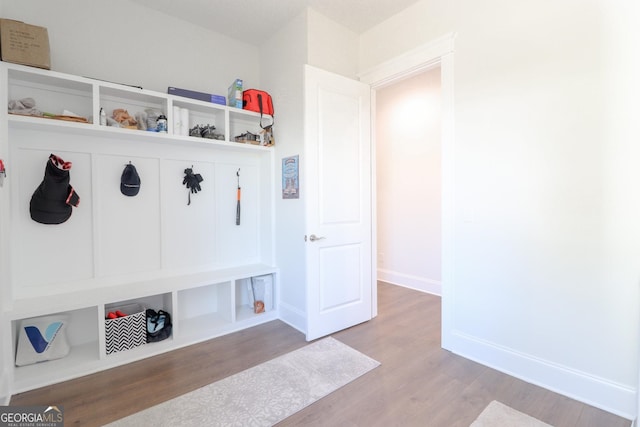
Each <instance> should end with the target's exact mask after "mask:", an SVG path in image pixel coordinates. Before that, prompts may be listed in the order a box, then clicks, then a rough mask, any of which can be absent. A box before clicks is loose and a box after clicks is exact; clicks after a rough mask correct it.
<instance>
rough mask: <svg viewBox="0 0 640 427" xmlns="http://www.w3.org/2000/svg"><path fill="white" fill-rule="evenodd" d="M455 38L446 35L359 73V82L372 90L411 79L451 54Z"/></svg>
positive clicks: (454, 36)
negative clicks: (367, 85)
mask: <svg viewBox="0 0 640 427" xmlns="http://www.w3.org/2000/svg"><path fill="white" fill-rule="evenodd" d="M455 38H456V34H455V33H449V34H446V35H444V36H442V37H439V38H437V39H435V40H432V41H430V42H429V43H427V44H425V45H422V46H419V47H417V48H415V49H413V50H410V51H408V52H405V53H403V54H402V55H399V56H397V57H395V58H393V59H390V60H389V61H385V62H383V63H381V64H378V65H376V66H375V67H373V68H370V69H369V70H367V71H364V72H362V73H359V74H358V77H359V78H360V81H361V82H364V83H368V84H370V85H371V88H372V89H379V88H381V87H384V86H387V85H389V84H392V83H394V82H395V81H397V80H400V79H404V78H407V77H411V76H413V75H415V74H418V73H420V72H422V71H424V70H427V69H429V68H431V67H433V66H434V65H438V64H439V63H440V59H441V58H442V57H443V56H446V55H448V54H450V53H453V48H454V40H455Z"/></svg>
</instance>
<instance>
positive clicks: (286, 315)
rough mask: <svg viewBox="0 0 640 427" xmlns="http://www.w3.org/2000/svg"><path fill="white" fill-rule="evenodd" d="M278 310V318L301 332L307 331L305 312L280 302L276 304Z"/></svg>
mask: <svg viewBox="0 0 640 427" xmlns="http://www.w3.org/2000/svg"><path fill="white" fill-rule="evenodd" d="M278 311H279V318H280V320H282V321H283V322H284V323H286V324H287V325H289V326H291V327H292V328H294V329H297V330H299V331H300V332H302V333H303V334H306V333H307V316H306V314H305V313H303V312H301V311H300V310H298V309H296V308H294V307H292V306H290V305H288V304H285V303H282V302H280V303H279V304H278Z"/></svg>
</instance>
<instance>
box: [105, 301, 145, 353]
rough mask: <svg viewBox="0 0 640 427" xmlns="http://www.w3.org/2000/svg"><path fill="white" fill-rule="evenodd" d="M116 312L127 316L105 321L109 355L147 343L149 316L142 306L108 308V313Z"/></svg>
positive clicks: (106, 309) (127, 305)
mask: <svg viewBox="0 0 640 427" xmlns="http://www.w3.org/2000/svg"><path fill="white" fill-rule="evenodd" d="M116 310H120V311H122V312H123V313H124V314H127V316H125V317H119V318H117V319H105V321H104V329H105V336H106V340H107V354H111V353H116V352H118V351H123V350H130V349H132V348H135V347H138V346H140V345H143V344H146V343H147V314H146V309H145V307H144V306H142V305H141V304H126V305H121V306H114V307H107V308H105V311H106V312H109V311H113V312H115V311H116Z"/></svg>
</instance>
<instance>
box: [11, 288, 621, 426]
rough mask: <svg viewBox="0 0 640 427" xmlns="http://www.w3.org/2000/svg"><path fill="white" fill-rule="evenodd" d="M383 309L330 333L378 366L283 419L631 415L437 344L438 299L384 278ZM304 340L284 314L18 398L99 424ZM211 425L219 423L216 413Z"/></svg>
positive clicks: (72, 419)
mask: <svg viewBox="0 0 640 427" xmlns="http://www.w3.org/2000/svg"><path fill="white" fill-rule="evenodd" d="M378 298H379V315H378V317H376V318H375V319H373V320H372V321H370V322H367V323H364V324H362V325H358V326H355V327H353V328H350V329H347V330H345V331H341V332H339V333H336V334H334V335H333V337H334V338H336V339H338V340H340V341H342V342H343V343H345V344H347V345H349V346H351V347H353V348H355V349H357V350H359V351H361V352H363V353H365V354H367V355H368V356H370V357H372V358H374V359H376V360H378V361H379V362H381V363H382V365H381V366H380V367H378V368H376V369H374V370H373V371H371V372H369V373H368V374H366V375H364V376H363V377H361V378H359V379H357V380H356V381H354V382H352V383H350V384H348V385H346V386H345V387H343V388H341V389H339V390H338V391H336V392H334V393H332V394H330V395H329V396H327V397H325V398H323V399H321V400H319V401H318V402H316V403H314V404H313V405H311V406H309V407H308V408H306V409H304V410H302V411H300V412H298V413H297V414H294V415H293V416H291V417H289V418H288V419H286V420H284V421H283V422H281V423H280V424H278V425H279V426H280V427H284V426H331V427H334V426H367V427H369V426H385V427H386V426H403V427H411V426H420V427H423V426H433V427H468V426H469V424H471V422H473V420H474V419H475V418H476V417H477V416H478V415H479V414H480V412H482V410H483V409H484V408H485V406H486V405H487V404H488V403H489V402H491V401H492V400H499V401H500V402H503V403H505V404H507V405H509V406H511V407H513V408H516V409H518V410H519V411H522V412H525V413H527V414H529V415H532V416H534V417H536V418H538V419H540V420H542V421H544V422H547V423H549V424H552V425H554V426H555V427H574V426H576V427H577V426H580V427H628V426H629V425H630V424H631V423H630V422H629V421H628V420H625V419H622V418H620V417H616V416H614V415H611V414H608V413H606V412H604V411H601V410H599V409H596V408H593V407H590V406H587V405H584V404H582V403H579V402H577V401H575V400H571V399H569V398H566V397H563V396H560V395H558V394H556V393H552V392H550V391H547V390H545V389H542V388H540V387H536V386H533V385H530V384H527V383H525V382H523V381H520V380H518V379H515V378H512V377H510V376H508V375H504V374H501V373H499V372H497V371H495V370H492V369H490V368H487V367H484V366H482V365H479V364H477V363H474V362H471V361H469V360H466V359H464V358H461V357H458V356H456V355H454V354H451V353H449V352H447V351H445V350H442V349H441V348H440V298H438V297H435V296H432V295H428V294H422V293H419V292H415V291H412V290H408V289H404V288H400V287H397V286H392V285H388V284H385V283H380V286H379V297H378ZM305 344H306V342H305V340H304V336H303V335H302V334H301V333H300V332H298V331H296V330H294V329H292V328H291V327H289V326H287V325H286V324H284V323H282V322H280V321H273V322H269V323H267V324H264V325H261V326H258V327H255V328H251V329H248V330H244V331H241V332H237V333H234V334H230V335H227V336H224V337H220V338H216V339H214V340H211V341H207V342H205V343H202V344H198V345H194V346H191V347H187V348H184V349H180V350H176V351H173V352H170V353H167V354H163V355H160V356H156V357H153V358H150V359H147V360H144V361H140V362H135V363H131V364H128V365H126V366H122V367H119V368H115V369H111V370H109V371H105V372H101V373H97V374H94V375H90V376H87V377H83V378H79V379H76V380H73V381H68V382H65V383H60V384H57V385H54V386H50V387H45V388H42V389H38V390H34V391H30V392H26V393H22V394H19V395H16V396H14V397H13V399H12V400H11V404H12V405H62V406H64V412H65V426H73V425H78V426H100V425H103V424H105V423H108V422H110V421H113V420H116V419H119V418H122V417H124V416H127V415H129V414H132V413H135V412H137V411H140V410H142V409H144V408H147V407H149V406H152V405H155V404H158V403H161V402H163V401H165V400H168V399H171V398H173V397H176V396H179V395H181V394H183V393H186V392H188V391H191V390H194V389H196V388H199V387H202V386H204V385H206V384H209V383H211V382H214V381H216V380H219V379H222V378H224V377H227V376H229V375H231V374H234V373H236V372H239V371H242V370H244V369H246V368H249V367H251V366H254V365H256V364H259V363H261V362H265V361H267V360H270V359H272V358H274V357H276V356H279V355H281V354H284V353H287V352H289V351H292V350H295V349H297V348H299V347H302V346H304V345H305ZM211 425H212V426H213V425H215V423H214V422H213V421H212V423H211Z"/></svg>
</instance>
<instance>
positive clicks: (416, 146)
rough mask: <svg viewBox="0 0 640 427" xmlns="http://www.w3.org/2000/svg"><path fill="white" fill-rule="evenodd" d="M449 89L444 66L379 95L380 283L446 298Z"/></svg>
mask: <svg viewBox="0 0 640 427" xmlns="http://www.w3.org/2000/svg"><path fill="white" fill-rule="evenodd" d="M441 89H442V87H441V69H440V66H439V65H438V64H437V65H435V66H433V67H431V68H429V69H426V70H424V71H422V72H420V73H418V74H415V75H412V76H408V77H406V78H403V79H401V80H398V81H394V82H393V83H392V84H390V85H387V86H384V87H382V88H378V89H377V90H376V96H375V98H376V101H375V124H374V131H375V135H376V137H375V141H376V182H377V202H376V211H377V277H378V280H381V281H384V282H387V283H391V284H395V285H400V286H404V287H407V288H411V289H416V290H419V291H422V292H428V293H433V294H436V295H441V290H442V283H441V261H442V255H441V254H442V249H441V240H442V239H441V235H442V227H441V222H442V204H441V198H442V179H441V169H442V167H441V164H442V161H441V152H442V147H441V145H442V142H441V140H442V90H441Z"/></svg>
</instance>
